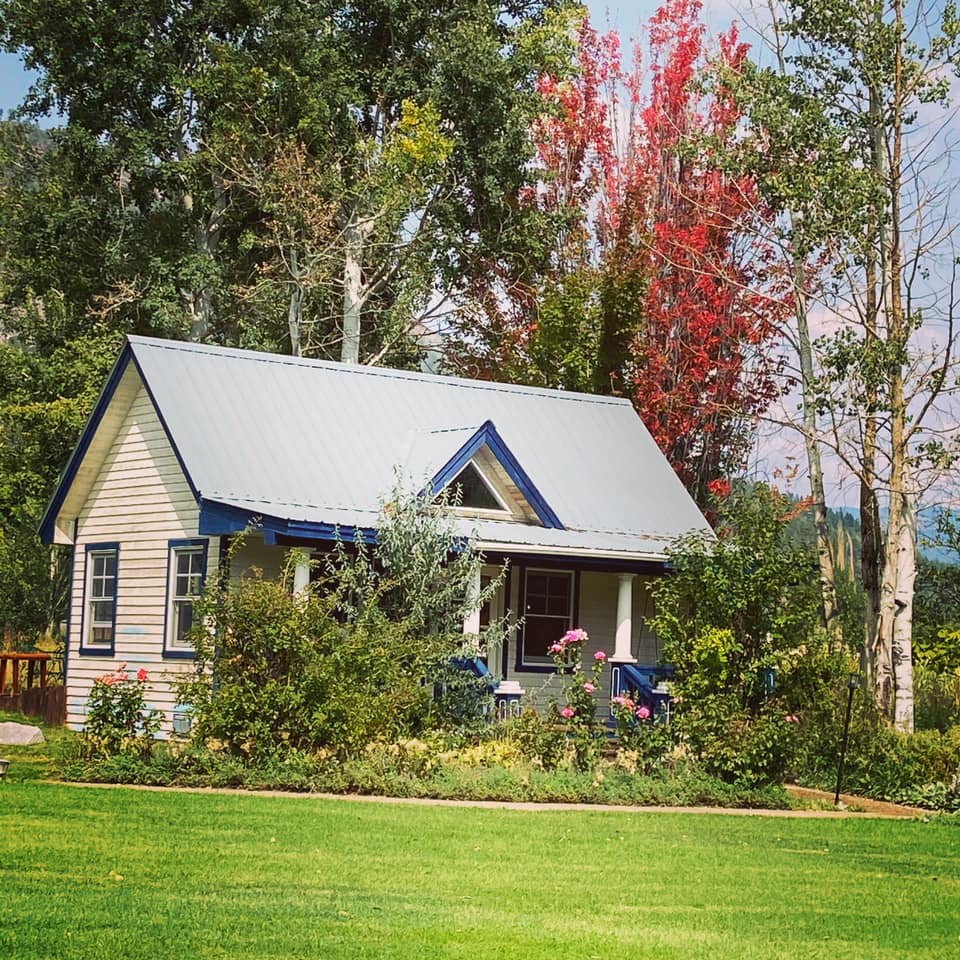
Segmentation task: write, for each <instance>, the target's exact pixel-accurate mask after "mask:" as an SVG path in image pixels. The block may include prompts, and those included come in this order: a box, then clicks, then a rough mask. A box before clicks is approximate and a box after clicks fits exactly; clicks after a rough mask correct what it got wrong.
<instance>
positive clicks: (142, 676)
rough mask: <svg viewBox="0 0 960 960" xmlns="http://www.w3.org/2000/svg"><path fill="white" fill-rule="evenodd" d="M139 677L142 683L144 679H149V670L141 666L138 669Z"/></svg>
mask: <svg viewBox="0 0 960 960" xmlns="http://www.w3.org/2000/svg"><path fill="white" fill-rule="evenodd" d="M137 679H138V680H139V681H140V682H141V683H143V681H144V680H146V679H147V671H146V670H144V669H143V667H141V668H140V669H139V670H138V671H137Z"/></svg>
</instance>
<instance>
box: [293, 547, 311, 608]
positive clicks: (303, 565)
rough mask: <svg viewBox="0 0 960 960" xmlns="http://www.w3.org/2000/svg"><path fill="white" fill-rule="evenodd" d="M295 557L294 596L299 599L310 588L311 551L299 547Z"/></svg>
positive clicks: (295, 551)
mask: <svg viewBox="0 0 960 960" xmlns="http://www.w3.org/2000/svg"><path fill="white" fill-rule="evenodd" d="M293 555H294V564H295V566H294V568H293V595H294V596H295V597H299V596H300V594H301V593H303V592H304V590H306V589H307V587H308V586H310V551H309V550H302V549H300V548H299V547H298V548H297V549H295V550H294V551H293Z"/></svg>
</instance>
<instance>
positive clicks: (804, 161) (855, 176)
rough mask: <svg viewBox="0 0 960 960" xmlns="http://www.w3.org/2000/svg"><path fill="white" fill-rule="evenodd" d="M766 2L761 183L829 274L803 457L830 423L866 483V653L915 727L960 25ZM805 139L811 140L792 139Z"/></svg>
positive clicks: (945, 459)
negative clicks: (950, 120)
mask: <svg viewBox="0 0 960 960" xmlns="http://www.w3.org/2000/svg"><path fill="white" fill-rule="evenodd" d="M771 9H772V12H773V18H774V26H775V29H776V30H777V31H778V33H777V43H776V49H777V51H778V54H779V68H778V70H777V71H774V73H775V75H767V76H765V77H764V82H763V83H759V84H757V87H758V88H759V89H760V90H761V92H760V94H759V95H755V96H754V101H753V104H752V106H751V107H750V113H751V119H752V122H753V124H754V127H755V130H756V133H757V138H756V140H755V141H754V144H755V147H756V151H757V153H758V154H760V156H761V164H760V166H766V172H765V173H764V175H763V176H762V178H761V183H762V188H763V190H764V192H765V194H766V195H767V196H768V197H771V198H772V199H771V202H772V203H774V205H775V206H776V208H777V210H778V212H783V213H785V214H789V216H790V217H791V221H792V224H793V227H794V229H792V230H791V231H790V233H789V240H790V241H791V243H793V244H794V247H793V256H794V263H795V265H797V267H798V270H800V268H804V269H805V268H806V266H807V265H808V263H809V262H810V261H813V262H814V263H815V262H816V261H817V260H819V261H820V262H821V263H822V264H823V265H824V266H825V267H826V270H827V272H826V273H825V274H824V277H825V279H826V282H825V284H824V285H823V287H822V300H823V302H824V304H825V306H826V307H827V310H828V311H829V314H830V315H831V320H832V323H831V329H830V330H829V331H828V332H827V334H826V335H825V336H823V337H822V338H821V339H820V340H819V341H815V342H814V343H813V344H812V345H811V344H810V331H809V330H808V329H806V328H805V327H803V326H802V325H801V326H798V340H799V346H800V348H801V349H800V352H801V358H800V359H801V373H802V383H803V385H804V393H805V401H804V402H805V406H806V417H805V420H804V427H803V429H804V431H805V433H806V436H807V443H808V448H811V447H812V446H814V445H816V444H820V443H822V442H824V437H823V436H822V434H821V433H820V432H819V431H818V429H817V417H816V414H817V413H819V414H821V415H823V416H824V418H825V419H826V421H827V425H828V429H829V432H828V439H827V442H828V443H829V445H830V447H831V449H832V450H833V451H835V453H836V454H837V455H838V456H839V457H840V459H841V461H842V462H843V464H844V465H845V467H846V468H847V470H849V472H850V473H851V474H852V475H853V476H854V477H855V478H856V480H857V482H858V484H859V487H860V501H861V502H860V512H861V524H862V531H863V538H862V543H863V553H862V562H861V566H862V571H863V581H864V586H865V589H866V594H867V599H868V603H867V617H866V626H865V643H864V659H865V662H866V665H867V669H868V673H869V676H870V684H871V688H872V690H873V691H874V695H875V698H876V701H877V703H878V705H879V706H880V708H881V710H882V712H883V714H884V715H885V716H886V717H887V718H888V719H889V720H890V721H892V722H895V723H896V725H897V726H898V727H900V728H901V729H904V730H909V729H911V727H912V709H913V706H912V697H913V694H912V676H911V670H912V655H911V626H912V617H913V597H914V583H915V578H916V570H917V559H916V556H917V530H916V511H917V507H918V501H919V498H920V496H921V494H922V493H923V492H924V488H925V487H929V486H930V485H931V484H932V483H933V482H934V481H935V479H936V477H937V476H938V475H940V474H941V473H942V471H943V470H944V469H947V468H949V467H950V465H951V464H952V463H953V462H955V457H956V453H957V449H956V444H955V443H952V442H951V441H950V440H949V439H947V440H945V439H944V437H943V435H942V432H941V424H940V423H939V422H938V413H937V408H938V398H940V397H941V396H942V395H943V394H944V391H945V389H946V388H947V387H948V385H949V383H950V379H951V375H950V371H951V369H952V367H953V366H954V364H955V361H956V340H955V334H954V328H953V322H952V317H950V316H949V314H950V311H951V309H952V307H951V304H952V297H951V296H950V295H949V293H946V294H945V295H943V296H936V295H935V294H934V292H933V287H932V285H931V282H932V280H933V277H934V276H935V269H936V268H935V267H934V264H935V263H936V260H937V257H938V255H939V254H940V253H944V252H949V255H950V257H951V259H952V246H951V241H950V234H951V227H950V226H949V219H950V218H949V214H948V210H949V199H948V198H947V197H946V196H945V195H944V193H943V191H942V189H941V187H942V179H943V176H944V173H945V170H946V168H945V166H944V165H943V161H944V158H945V156H946V154H944V153H942V152H941V150H940V147H941V146H942V141H941V140H940V139H939V134H938V128H939V127H940V123H939V122H928V121H933V120H934V118H937V117H939V118H941V120H945V119H946V117H947V113H946V112H945V111H946V109H947V107H948V94H949V84H948V82H947V79H946V76H945V70H946V69H948V68H951V67H953V65H954V64H955V62H956V55H957V49H958V47H957V44H958V40H960V21H958V19H957V16H956V10H955V8H954V6H953V4H947V5H944V6H938V5H935V4H926V3H923V2H920V3H918V5H917V6H916V8H915V9H914V10H913V11H912V12H911V13H910V15H909V16H908V15H907V14H906V13H905V10H904V4H903V3H902V2H901V0H893V2H891V3H887V2H882V0H874V2H869V3H861V2H856V3H852V2H851V3H837V2H819V0H813V2H808V0H804V2H802V3H799V2H797V3H795V2H786V3H784V4H783V5H781V6H777V5H775V6H773V7H772V8H771ZM761 76H762V74H761ZM798 118H802V120H803V122H802V123H800V122H799V121H798ZM818 118H819V119H818ZM802 130H806V131H807V132H808V134H810V135H809V136H806V137H798V136H796V134H797V133H798V131H802ZM781 144H791V145H802V146H803V147H804V148H805V149H800V150H790V149H789V148H788V149H782V148H781V147H780V146H779V145H781ZM768 153H771V154H772V162H771V163H769V164H766V162H765V159H764V158H765V157H766V155H767V154H768ZM811 167H813V170H812V171H811ZM938 224H939V225H940V226H937V225H938ZM801 288H803V289H804V292H805V294H807V295H808V296H809V294H810V293H811V290H810V289H809V288H806V287H804V284H803V283H802V282H798V283H796V284H795V289H801ZM944 307H945V317H944V319H945V329H946V334H945V336H936V340H937V342H936V343H935V344H934V346H933V348H931V347H930V346H929V341H930V339H931V337H930V336H928V335H927V334H929V329H928V330H927V331H926V332H925V333H924V334H921V330H922V328H923V327H924V325H925V323H926V322H927V321H929V320H931V319H933V318H934V317H935V316H936V315H937V314H938V311H940V310H941V309H943V308H944ZM801 312H802V311H801ZM804 317H805V314H804ZM799 319H801V317H800V314H798V320H799ZM814 350H815V353H814ZM811 463H813V460H811ZM813 472H814V474H816V465H815V464H814V471H813ZM815 499H817V500H820V499H821V495H820V492H819V491H815ZM881 508H885V510H886V520H885V529H884V528H883V527H882V526H881ZM823 560H824V558H823V557H821V561H822V562H821V570H822V579H823V580H824V581H826V580H827V579H828V577H829V569H828V566H827V565H826V564H825V563H824V562H823ZM826 607H827V603H826V598H825V609H826Z"/></svg>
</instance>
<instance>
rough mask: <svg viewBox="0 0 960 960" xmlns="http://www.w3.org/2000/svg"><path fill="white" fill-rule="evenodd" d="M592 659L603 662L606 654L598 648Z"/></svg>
mask: <svg viewBox="0 0 960 960" xmlns="http://www.w3.org/2000/svg"><path fill="white" fill-rule="evenodd" d="M593 659H594V660H599V661H600V662H601V663H603V661H604V660H606V659H607V655H606V654H605V653H604V652H603V651H602V650H598V651H597V652H596V653H595V654H594V655H593Z"/></svg>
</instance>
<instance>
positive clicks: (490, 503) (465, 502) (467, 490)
mask: <svg viewBox="0 0 960 960" xmlns="http://www.w3.org/2000/svg"><path fill="white" fill-rule="evenodd" d="M450 488H451V489H452V490H457V488H459V494H460V506H461V507H466V508H467V509H469V510H506V508H505V507H504V505H503V504H502V503H501V502H500V500H499V499H498V498H497V496H496V494H495V493H494V492H493V490H491V489H490V485H489V484H488V483H487V481H486V480H485V479H484V478H483V476H482V475H481V473H480V471H479V470H478V469H477V468H476V467H475V466H474V465H473V464H472V463H468V464H467V465H466V466H465V467H464V468H463V469H462V470H461V471H460V472H459V473H458V474H457V475H456V477H454V479H453V480H452V481H451V483H450Z"/></svg>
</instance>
